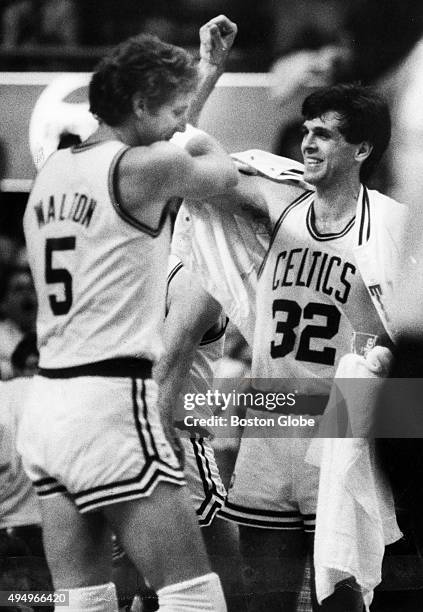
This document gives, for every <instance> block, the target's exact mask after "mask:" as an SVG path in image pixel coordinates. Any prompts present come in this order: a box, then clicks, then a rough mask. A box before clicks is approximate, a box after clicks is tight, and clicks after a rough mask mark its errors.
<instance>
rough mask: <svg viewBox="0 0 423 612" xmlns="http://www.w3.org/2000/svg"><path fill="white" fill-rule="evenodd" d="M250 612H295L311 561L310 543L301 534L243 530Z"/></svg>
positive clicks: (273, 530) (242, 548)
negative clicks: (309, 557)
mask: <svg viewBox="0 0 423 612" xmlns="http://www.w3.org/2000/svg"><path fill="white" fill-rule="evenodd" d="M240 547H241V554H242V558H243V568H244V580H245V584H246V590H247V593H248V595H249V607H248V610H249V612H281V611H283V612H295V609H296V602H297V597H298V593H299V591H300V589H301V585H302V581H303V576H304V569H305V564H306V559H307V540H306V537H305V534H304V532H303V531H302V530H301V529H298V530H277V529H259V528H254V527H244V526H240Z"/></svg>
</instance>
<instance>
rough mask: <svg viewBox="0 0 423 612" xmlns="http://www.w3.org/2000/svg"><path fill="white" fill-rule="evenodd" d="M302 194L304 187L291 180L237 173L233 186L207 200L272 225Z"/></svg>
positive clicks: (230, 210)
mask: <svg viewBox="0 0 423 612" xmlns="http://www.w3.org/2000/svg"><path fill="white" fill-rule="evenodd" d="M302 193H304V188H303V187H301V186H299V185H297V184H295V183H289V182H284V183H277V182H275V181H271V180H269V179H267V178H264V177H262V176H259V175H251V174H244V173H242V172H240V174H239V181H238V184H237V185H236V186H235V187H231V188H230V189H227V190H226V191H225V193H222V194H218V195H217V196H212V197H210V198H209V199H208V202H210V203H212V204H213V205H214V206H216V207H222V208H225V210H226V211H228V212H231V213H233V214H237V215H240V216H242V217H245V218H247V219H255V220H261V221H264V222H265V223H266V224H268V225H269V227H270V228H272V227H273V225H274V224H275V223H276V221H277V220H278V219H279V217H280V215H281V214H282V212H283V211H284V210H285V208H286V207H287V206H288V205H289V204H290V203H291V202H293V201H294V200H295V198H297V197H298V196H299V195H301V194H302Z"/></svg>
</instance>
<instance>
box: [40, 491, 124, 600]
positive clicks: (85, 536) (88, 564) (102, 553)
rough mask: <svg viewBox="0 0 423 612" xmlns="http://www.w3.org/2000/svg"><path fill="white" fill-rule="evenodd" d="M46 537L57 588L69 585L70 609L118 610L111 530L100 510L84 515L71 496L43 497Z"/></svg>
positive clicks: (47, 554) (46, 547)
mask: <svg viewBox="0 0 423 612" xmlns="http://www.w3.org/2000/svg"><path fill="white" fill-rule="evenodd" d="M40 506H41V515H42V520H43V540H44V548H45V552H46V557H47V562H48V565H49V568H50V572H51V575H52V579H53V584H54V588H55V590H56V591H57V590H59V589H69V610H75V611H76V610H84V611H85V610H86V611H90V612H91V611H92V612H94V611H99V612H100V611H102V612H106V611H107V612H109V611H110V612H115V611H116V610H117V599H116V591H115V587H114V585H113V583H111V567H112V566H111V534H110V530H109V528H108V526H107V524H106V522H105V520H104V518H103V517H102V516H101V514H100V513H98V512H93V513H90V514H85V515H81V514H80V513H79V511H78V510H77V508H76V506H75V505H74V503H73V502H72V501H71V499H70V498H69V497H68V496H65V495H55V496H51V497H46V498H41V503H40Z"/></svg>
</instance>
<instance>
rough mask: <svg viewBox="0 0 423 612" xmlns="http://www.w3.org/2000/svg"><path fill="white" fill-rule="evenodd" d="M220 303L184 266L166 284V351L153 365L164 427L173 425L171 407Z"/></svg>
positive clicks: (216, 315) (216, 314)
mask: <svg viewBox="0 0 423 612" xmlns="http://www.w3.org/2000/svg"><path fill="white" fill-rule="evenodd" d="M221 311H222V309H221V306H220V305H219V304H218V303H217V302H216V300H214V299H213V298H212V297H211V296H210V295H209V294H208V293H207V292H206V291H205V290H204V289H203V288H202V287H201V286H200V284H199V282H198V281H197V280H196V279H195V277H194V276H193V275H192V274H191V273H190V272H189V271H187V270H186V269H185V268H182V269H181V270H179V271H178V272H177V274H176V276H175V277H174V278H173V279H172V282H171V283H170V285H169V288H168V314H167V317H166V320H165V327H164V344H165V351H164V355H163V358H162V359H161V360H160V361H159V363H158V364H157V365H156V366H155V371H154V377H155V379H156V381H157V383H158V386H159V407H160V411H161V414H162V420H163V423H164V425H165V427H166V428H167V429H169V428H171V427H172V424H173V420H174V408H175V405H176V400H177V398H178V395H179V393H180V392H181V390H182V388H183V386H184V384H185V382H186V379H187V376H188V374H189V371H190V368H191V365H192V362H193V359H194V354H195V351H196V349H197V347H198V345H199V343H200V341H201V339H202V337H203V336H204V334H205V333H206V332H207V331H208V330H209V329H211V328H212V327H213V325H215V324H216V323H217V322H218V320H219V317H220V315H221Z"/></svg>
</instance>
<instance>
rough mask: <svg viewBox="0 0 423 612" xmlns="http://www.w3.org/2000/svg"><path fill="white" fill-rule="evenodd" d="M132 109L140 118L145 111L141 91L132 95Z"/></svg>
mask: <svg viewBox="0 0 423 612" xmlns="http://www.w3.org/2000/svg"><path fill="white" fill-rule="evenodd" d="M132 110H133V112H134V113H135V114H136V116H137V117H138V118H140V117H141V115H142V114H143V113H144V110H145V102H144V98H143V97H142V95H141V93H136V94H134V95H133V96H132Z"/></svg>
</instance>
